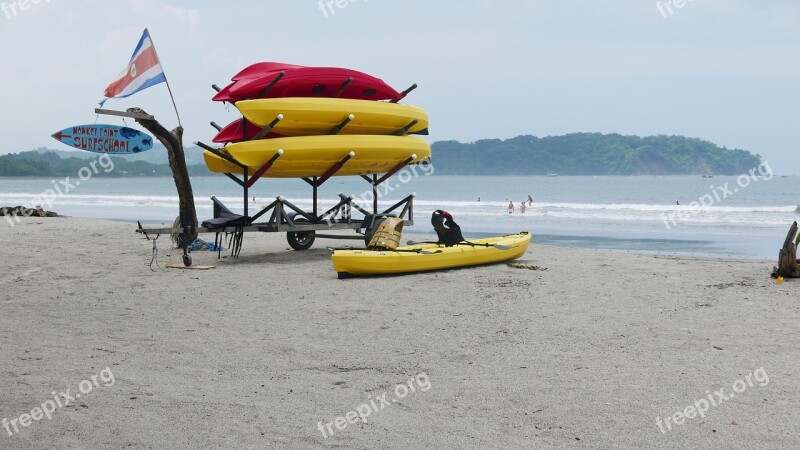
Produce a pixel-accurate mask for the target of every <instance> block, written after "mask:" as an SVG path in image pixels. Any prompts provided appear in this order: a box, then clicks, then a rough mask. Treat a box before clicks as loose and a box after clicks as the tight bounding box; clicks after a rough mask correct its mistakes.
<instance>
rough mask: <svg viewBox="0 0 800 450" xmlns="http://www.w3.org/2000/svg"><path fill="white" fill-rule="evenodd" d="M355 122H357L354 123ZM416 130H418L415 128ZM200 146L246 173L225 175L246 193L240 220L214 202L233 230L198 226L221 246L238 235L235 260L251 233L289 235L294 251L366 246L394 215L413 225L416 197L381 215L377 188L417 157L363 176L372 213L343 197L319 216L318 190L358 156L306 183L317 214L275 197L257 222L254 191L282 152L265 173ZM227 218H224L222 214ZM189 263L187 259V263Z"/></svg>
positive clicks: (148, 231) (161, 231)
mask: <svg viewBox="0 0 800 450" xmlns="http://www.w3.org/2000/svg"><path fill="white" fill-rule="evenodd" d="M280 120H282V117H278V118H276V120H275V121H273V126H274V124H276V123H277V122H279V121H280ZM351 120H352V119H351ZM411 126H413V125H411ZM195 144H196V145H197V146H199V147H200V148H202V149H204V150H206V151H209V152H211V153H212V154H214V155H216V156H218V157H220V158H222V159H224V160H225V161H227V162H229V163H231V164H234V165H235V166H237V167H239V168H240V169H241V170H242V176H241V178H240V177H239V176H237V175H235V174H233V173H226V174H225V175H226V176H227V177H228V178H230V179H231V180H233V181H234V182H235V183H236V184H238V185H239V186H240V187H241V188H242V198H243V202H242V209H243V214H242V215H241V216H240V215H238V214H236V213H234V212H233V211H231V209H230V208H228V207H227V206H226V205H225V204H223V203H222V202H221V201H220V200H219V199H218V198H216V197H211V201H212V203H213V205H214V219H218V218H220V217H222V216H223V215H225V217H230V218H231V220H232V221H233V222H232V223H231V224H230V225H225V224H223V225H221V226H217V227H209V226H203V227H198V228H197V229H196V230H195V231H196V232H197V233H198V234H202V233H215V234H216V238H215V243H216V242H217V241H219V244H220V245H221V244H222V240H221V239H220V236H221V233H225V234H226V235H233V240H232V241H231V242H233V244H232V256H233V257H234V258H236V257H238V256H239V251H240V248H241V242H242V236H243V234H244V233H246V232H265V233H271V232H285V233H286V238H287V241H288V242H289V245H290V246H291V247H292V248H293V249H295V250H307V249H309V248H311V246H312V245H313V244H314V240H315V239H316V238H324V239H348V240H349V239H352V240H363V241H364V242H365V244H366V243H368V242H369V240H370V239H371V238H372V234H373V233H374V231H375V229H376V228H377V226H378V225H380V222H381V221H382V219H383V218H386V217H389V216H393V217H399V218H401V219H403V220H404V222H405V223H406V225H409V226H410V225H413V224H414V198H415V196H416V194H411V195H409V196H407V197H405V198H403V199H402V200H400V201H398V202H396V203H395V204H393V205H391V206H390V207H389V208H386V209H385V210H383V211H379V210H378V187H379V186H380V185H381V184H383V183H384V182H386V181H387V180H388V179H389V178H391V177H392V176H393V175H395V174H397V173H398V172H400V171H401V170H403V169H404V168H405V167H407V166H408V165H410V164H411V162H412V161H414V160H415V159H416V158H417V156H416V155H414V154H412V155H409V157H408V158H406V159H405V160H403V161H402V162H399V163H398V164H396V165H395V166H394V167H393V168H392V169H391V170H389V171H388V172H386V173H385V174H383V175H380V176H379V175H378V174H372V175H371V176H367V175H361V178H362V179H364V180H366V181H367V182H368V183H369V184H370V186H371V187H372V197H373V204H372V211H369V210H367V209H365V208H363V207H362V206H360V205H359V204H358V203H356V202H355V201H354V199H355V197H354V196H346V195H344V194H342V193H339V194H338V196H339V201H338V202H337V203H336V205H334V206H333V207H331V208H329V209H327V210H325V211H323V212H321V213H320V211H319V188H320V187H321V186H322V185H323V184H324V183H325V182H327V181H328V180H329V179H330V178H331V177H333V176H334V175H335V174H336V173H337V172H338V171H340V170H341V169H342V168H343V167H344V166H345V165H346V164H347V163H348V161H350V160H351V159H352V158H354V157H355V156H356V153H355V152H352V151H351V152H349V153H347V154H346V155H345V156H344V157H343V158H342V159H341V160H340V161H338V162H337V163H335V164H334V165H332V166H331V167H330V168H329V169H328V170H327V171H325V172H324V173H323V174H322V175H320V176H318V177H306V178H302V180H303V181H305V182H306V183H307V184H309V185H310V186H311V189H312V210H311V211H305V210H303V209H302V208H300V207H299V206H297V205H295V204H293V203H292V202H290V201H289V200H287V199H286V198H285V197H283V196H277V197H275V200H274V201H273V202H271V203H270V204H269V205H267V206H266V207H264V208H262V209H261V210H259V211H258V212H256V213H255V214H254V215H252V217H251V216H250V215H249V213H250V205H249V198H250V192H249V189H250V188H251V187H252V186H253V185H254V184H255V183H256V182H257V181H258V180H259V179H261V178H263V177H264V175H266V174H267V173H268V172H269V170H270V168H271V167H272V166H273V165H274V164H275V163H276V162H277V161H278V160H279V159H280V158H281V156H283V153H284V152H283V150H278V151H277V152H275V154H273V155H272V157H270V159H269V160H267V162H266V163H264V164H263V165H262V166H261V167H260V168H258V169H257V170H255V171H253V168H251V167H248V166H247V165H245V164H242V163H240V162H239V161H237V160H236V159H235V158H234V157H232V156H231V155H229V154H228V153H226V152H224V151H222V149H221V148H214V147H211V146H209V145H206V144H204V143H202V142H199V141H196V142H195ZM356 212H358V213H360V214H362V215H363V218H360V219H357V218H355V217H354V213H356ZM223 213H224V214H223ZM262 218H267V220H266V221H263V222H259V219H262ZM342 230H353V231H355V232H356V234H355V235H342V234H320V233H318V231H342ZM183 231H184V230H183V229H181V228H144V227H142V226H141V225H140V226H139V229H137V230H136V232H137V233H141V234H144V235H145V236H148V235H161V234H176V233H182V232H183ZM184 262H185V263H186V262H187V258H184ZM190 264H191V258H188V264H186V265H190Z"/></svg>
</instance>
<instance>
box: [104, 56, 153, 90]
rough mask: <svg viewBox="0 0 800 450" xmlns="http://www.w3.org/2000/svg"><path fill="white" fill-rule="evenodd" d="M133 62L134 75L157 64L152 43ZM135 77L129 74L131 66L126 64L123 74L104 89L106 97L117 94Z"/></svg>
mask: <svg viewBox="0 0 800 450" xmlns="http://www.w3.org/2000/svg"><path fill="white" fill-rule="evenodd" d="M133 64H135V65H136V75H137V76H138V75H140V74H143V73H145V72H146V71H148V70H149V69H150V68H152V67H153V66H157V65H158V64H159V62H158V57H157V56H156V51H155V49H154V48H153V46H152V45H150V47H148V48H147V49H146V50H145V51H143V52H142V53H140V54H139V56H137V57H136V59H135V60H134V61H133ZM134 79H135V77H132V76H131V66H130V65H129V66H128V69H127V71H126V72H125V74H124V75H122V76H121V77H120V78H119V79H117V80H116V81H114V82H113V83H111V84H109V85H108V87H107V88H106V91H105V96H106V97H116V96H117V95H119V94H120V93H121V92H122V91H123V90H125V87H126V86H128V85H129V84H131V83H132V82H133V80H134Z"/></svg>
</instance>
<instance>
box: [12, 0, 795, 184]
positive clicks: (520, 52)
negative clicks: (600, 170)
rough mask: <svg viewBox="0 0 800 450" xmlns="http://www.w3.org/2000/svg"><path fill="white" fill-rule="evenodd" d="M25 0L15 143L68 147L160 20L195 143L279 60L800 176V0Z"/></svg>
mask: <svg viewBox="0 0 800 450" xmlns="http://www.w3.org/2000/svg"><path fill="white" fill-rule="evenodd" d="M3 1H4V3H3ZM20 1H22V0H16V1H14V2H12V1H10V0H0V6H2V5H5V9H3V10H0V55H2V61H3V64H2V66H0V85H1V86H2V91H0V98H2V110H0V119H1V120H0V135H1V136H2V142H3V145H2V146H0V153H8V152H18V151H23V150H29V149H32V148H36V147H41V146H46V147H50V148H66V147H63V146H61V145H60V144H58V143H57V142H55V141H54V140H53V139H52V138H50V134H52V133H53V132H55V131H57V130H59V129H62V128H65V127H67V126H70V125H78V124H85V123H94V122H95V120H96V116H95V114H94V112H93V111H94V108H95V106H97V102H98V101H99V100H101V99H102V97H103V96H102V93H103V90H104V88H105V87H106V85H107V84H108V83H109V82H111V81H112V80H113V79H114V78H115V77H116V76H117V75H118V74H119V72H120V71H121V70H122V69H124V68H125V65H126V64H127V62H128V59H129V58H130V55H131V53H132V52H133V49H134V47H135V45H136V43H137V42H138V40H139V38H140V36H141V33H142V30H143V29H144V28H145V27H147V28H149V29H150V33H151V36H152V38H153V41H154V43H155V46H156V49H157V51H158V53H159V55H160V57H161V62H162V65H163V66H164V69H165V71H166V75H167V78H168V79H169V81H170V84H171V86H172V90H173V92H174V94H175V97H176V101H177V103H178V108H179V110H180V112H181V118H182V121H183V125H184V128H185V129H186V133H185V141H186V143H189V142H191V141H195V140H203V141H210V139H211V137H212V136H213V135H214V134H215V133H214V131H213V130H212V129H211V127H210V126H209V125H208V122H209V121H211V120H215V121H217V122H219V123H221V124H226V123H228V122H230V121H231V120H233V119H234V118H236V117H237V116H238V115H237V114H236V111H235V109H234V110H230V109H232V108H228V109H226V107H225V106H223V105H222V104H219V103H215V102H212V101H211V96H212V95H213V92H212V90H211V88H210V85H211V84H212V83H218V84H220V85H224V84H226V83H227V82H228V81H229V79H230V77H231V76H232V75H233V74H234V73H235V72H237V71H238V70H240V69H241V68H243V67H244V66H246V65H248V64H250V63H253V62H258V61H281V62H288V63H295V64H301V65H319V66H339V67H349V68H353V69H357V70H361V71H364V72H368V73H370V74H372V75H375V76H377V77H379V78H383V79H384V80H385V81H387V82H388V83H389V84H391V85H392V86H393V87H395V89H397V90H403V89H405V88H406V87H408V86H409V85H411V84H413V83H418V84H419V85H420V88H419V89H418V90H417V91H416V92H414V93H413V94H412V95H411V96H410V97H409V98H408V99H407V100H406V101H405V103H411V104H415V105H418V106H421V107H423V108H425V109H426V110H427V111H428V113H429V114H430V117H431V133H432V134H431V136H430V139H431V140H432V141H436V140H445V139H456V140H460V141H473V140H477V139H482V138H509V137H513V136H516V135H520V134H533V135H536V136H550V135H560V134H564V133H571V132H603V133H623V134H636V135H652V134H679V135H686V136H691V137H698V138H702V139H707V140H710V141H712V142H714V143H717V144H719V145H723V146H727V147H737V148H744V149H746V150H750V151H752V152H755V153H760V154H761V155H762V156H763V157H765V159H767V160H768V161H770V163H771V165H772V167H775V168H776V170H777V171H780V173H786V174H800V151H798V150H800V126H799V124H798V119H800V1H798V0H694V1H689V0H687V1H686V3H685V4H684V5H683V7H682V8H678V7H677V6H675V3H676V2H677V3H680V1H679V0H662V1H661V2H660V4H661V5H662V7H661V12H659V9H658V7H657V2H656V1H655V0H652V1H651V0H581V1H579V0H503V1H500V0H444V1H442V0H436V1H433V0H405V1H396V0H395V1H392V0H349V1H347V0H338V3H339V5H344V7H343V8H340V7H338V6H336V3H335V2H330V6H329V7H325V5H324V4H323V5H322V7H320V2H319V0H291V1H289V0H285V1H270V0H266V1H265V0H261V1H255V0H253V1H229V2H222V1H219V0H216V1H210V0H196V1H180V0H104V1H101V0H49V1H48V0H40V1H39V2H38V3H37V4H27V6H28V8H27V9H26V10H21V8H20V6H21V5H20ZM31 1H33V0H31ZM328 2H329V0H324V3H328ZM12 6H13V7H14V8H13V9H12V8H11V7H12ZM22 6H26V5H25V3H23V5H22ZM323 9H325V11H324V12H323ZM670 11H671V12H670ZM14 12H16V13H17V14H16V15H14ZM130 106H140V107H142V108H144V109H145V110H147V111H148V112H150V113H151V114H155V115H156V117H157V118H158V119H159V120H160V121H161V122H162V123H163V124H165V125H167V126H168V128H172V127H173V126H175V125H176V124H177V123H176V119H175V114H174V112H173V111H172V105H171V103H170V101H169V96H168V93H167V89H166V87H165V85H163V84H162V85H158V86H155V87H152V88H150V89H149V90H147V91H144V92H142V93H139V94H137V95H135V96H133V97H130V98H128V99H123V100H110V101H109V102H108V103H106V107H107V108H110V109H125V108H128V107H130ZM128 122H129V124H130V123H133V122H132V121H128ZM98 123H112V124H121V123H122V122H121V119H118V118H112V117H101V118H100V119H99V121H98Z"/></svg>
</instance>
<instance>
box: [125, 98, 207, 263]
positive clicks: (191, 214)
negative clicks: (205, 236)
mask: <svg viewBox="0 0 800 450" xmlns="http://www.w3.org/2000/svg"><path fill="white" fill-rule="evenodd" d="M128 113H130V114H131V117H133V118H134V119H135V120H136V122H137V123H138V124H139V125H141V126H142V127H144V128H145V129H146V130H147V131H149V132H150V133H152V134H153V135H154V136H155V137H156V138H158V140H159V141H160V142H161V143H162V144H164V147H166V148H167V155H168V156H169V167H170V168H171V169H172V175H173V177H174V178H175V187H176V188H177V189H178V203H179V209H180V217H181V218H182V220H183V225H184V226H186V227H189V230H188V233H184V235H183V239H182V241H183V242H180V241H179V242H178V245H179V246H180V247H181V248H184V247H185V246H187V245H189V244H191V243H192V242H194V240H195V239H197V210H196V209H195V206H194V193H193V192H192V183H191V181H190V180H189V171H188V170H187V169H186V157H185V156H184V152H183V127H181V126H178V127H177V128H175V129H174V130H172V131H167V129H166V128H164V126H162V125H161V124H160V123H158V121H157V120H156V119H155V118H154V117H153V116H150V115H149V114H147V113H146V112H145V111H144V110H142V109H141V108H128Z"/></svg>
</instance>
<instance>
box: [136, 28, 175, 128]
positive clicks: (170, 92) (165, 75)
mask: <svg viewBox="0 0 800 450" xmlns="http://www.w3.org/2000/svg"><path fill="white" fill-rule="evenodd" d="M144 31H145V32H147V35H148V36H149V37H150V43H151V44H152V45H153V53H155V55H156V59H157V60H158V64H159V65H161V70H162V71H163V73H164V82H165V83H167V90H168V91H169V98H170V99H172V107H173V108H175V116H177V117H178V126H180V127H183V125H181V115H180V113H178V105H176V104H175V96H173V95H172V88H171V87H170V86H169V79H168V78H167V71H166V70H164V64H162V63H161V57H159V56H158V50H156V43H155V42H154V41H153V36H151V35H150V30H148V29H147V28H145V29H144Z"/></svg>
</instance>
